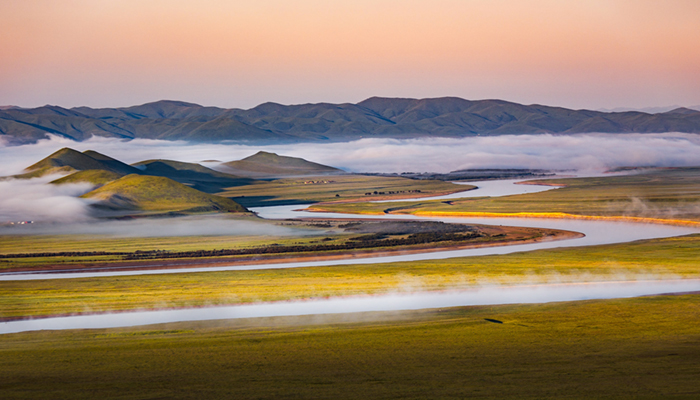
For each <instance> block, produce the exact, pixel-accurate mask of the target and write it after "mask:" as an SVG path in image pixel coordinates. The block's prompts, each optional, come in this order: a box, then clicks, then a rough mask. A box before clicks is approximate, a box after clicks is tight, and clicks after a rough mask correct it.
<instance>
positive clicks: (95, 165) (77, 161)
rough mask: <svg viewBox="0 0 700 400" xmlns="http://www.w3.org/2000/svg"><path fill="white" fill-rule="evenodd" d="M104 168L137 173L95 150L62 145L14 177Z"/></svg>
mask: <svg viewBox="0 0 700 400" xmlns="http://www.w3.org/2000/svg"><path fill="white" fill-rule="evenodd" d="M86 170H104V171H109V172H113V173H116V174H120V175H128V174H134V173H138V172H139V170H138V169H136V168H134V167H132V166H130V165H127V164H124V163H123V162H121V161H118V160H115V159H113V158H111V157H108V156H106V155H104V154H100V153H98V152H96V151H92V150H87V151H85V152H83V153H81V152H79V151H76V150H73V149H71V148H68V147H64V148H62V149H61V150H58V151H56V152H55V153H53V154H51V155H49V156H48V157H46V158H44V159H43V160H41V161H39V162H37V163H35V164H32V165H30V166H29V167H27V168H26V169H25V171H26V173H24V174H22V175H17V176H16V178H36V177H40V176H44V175H48V174H52V173H66V172H71V171H86Z"/></svg>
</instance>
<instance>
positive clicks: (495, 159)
mask: <svg viewBox="0 0 700 400" xmlns="http://www.w3.org/2000/svg"><path fill="white" fill-rule="evenodd" d="M66 146H68V147H72V148H74V149H76V150H80V151H84V150H88V149H92V150H96V151H99V152H101V153H104V154H107V155H109V156H111V157H115V158H117V159H120V160H122V161H124V162H127V163H134V162H138V161H143V160H146V159H153V158H167V159H173V160H178V161H186V162H202V161H205V160H219V161H232V160H237V159H241V158H244V157H247V156H249V155H252V154H254V153H256V152H258V151H260V150H264V151H270V152H275V153H278V154H281V155H287V156H294V157H302V158H305V159H308V160H310V161H314V162H318V163H322V164H327V165H331V166H334V167H337V168H342V169H345V170H347V171H350V172H440V173H444V172H450V171H454V170H459V169H466V168H537V169H577V170H580V171H601V170H605V169H607V168H613V167H620V166H661V167H673V166H695V165H700V135H694V134H678V133H676V134H673V133H664V134H580V135H566V136H564V135H561V136H556V135H504V136H490V137H470V138H461V139H450V138H421V139H410V140H398V139H362V140H358V141H354V142H350V143H323V144H318V143H313V144H311V143H304V144H292V145H271V146H246V145H239V144H190V143H187V142H181V141H175V142H171V141H160V140H144V139H137V140H132V141H122V140H118V139H112V138H92V139H90V140H87V141H84V142H73V141H69V140H67V139H62V138H52V139H50V140H42V141H40V142H39V143H37V144H32V145H24V146H15V147H7V146H0V160H2V162H1V163H0V175H9V174H16V173H19V172H21V170H22V169H23V168H25V167H27V166H28V165H31V164H32V163H34V162H36V161H38V160H40V159H41V158H43V157H46V156H47V155H49V154H51V153H52V152H53V151H56V150H58V149H60V148H61V147H66ZM205 165H207V166H210V167H212V166H215V165H216V163H205Z"/></svg>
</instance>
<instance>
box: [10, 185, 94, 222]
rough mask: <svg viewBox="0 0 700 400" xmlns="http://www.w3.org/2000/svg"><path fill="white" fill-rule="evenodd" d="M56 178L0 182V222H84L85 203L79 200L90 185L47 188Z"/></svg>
mask: <svg viewBox="0 0 700 400" xmlns="http://www.w3.org/2000/svg"><path fill="white" fill-rule="evenodd" d="M55 178H56V176H50V177H44V178H41V179H27V180H23V179H9V180H4V181H0V223H7V222H19V221H53V222H68V221H86V220H89V219H90V215H89V210H88V201H87V200H85V199H81V198H78V196H80V195H81V194H84V193H86V192H88V191H89V190H90V189H91V188H92V185H90V184H71V185H50V184H48V182H49V181H51V180H53V179H55Z"/></svg>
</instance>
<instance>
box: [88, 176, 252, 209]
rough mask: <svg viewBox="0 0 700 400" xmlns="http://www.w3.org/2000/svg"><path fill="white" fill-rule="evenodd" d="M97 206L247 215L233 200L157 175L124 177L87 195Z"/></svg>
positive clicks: (103, 207)
mask: <svg viewBox="0 0 700 400" xmlns="http://www.w3.org/2000/svg"><path fill="white" fill-rule="evenodd" d="M81 197H82V198H86V199H92V200H96V201H97V203H96V204H95V206H96V207H98V208H102V209H108V210H115V211H116V210H118V211H124V210H134V211H149V212H187V213H194V212H237V213H243V212H247V211H248V210H246V209H245V208H244V207H243V206H241V205H240V204H238V203H236V202H235V201H233V200H230V199H227V198H224V197H220V196H214V195H211V194H207V193H202V192H200V191H198V190H196V189H192V188H190V187H187V186H185V185H183V184H181V183H178V182H175V181H173V180H172V179H169V178H165V177H160V176H143V175H135V174H132V175H127V176H125V177H122V178H120V179H117V180H116V181H113V182H109V183H107V184H105V185H104V186H102V187H100V188H98V189H95V190H93V191H92V192H89V193H86V194H84V195H83V196H81Z"/></svg>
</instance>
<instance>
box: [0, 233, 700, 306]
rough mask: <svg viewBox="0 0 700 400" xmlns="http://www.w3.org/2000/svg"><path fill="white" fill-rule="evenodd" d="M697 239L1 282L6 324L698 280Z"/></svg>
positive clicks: (0, 297) (699, 254)
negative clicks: (495, 288)
mask: <svg viewBox="0 0 700 400" xmlns="http://www.w3.org/2000/svg"><path fill="white" fill-rule="evenodd" d="M699 259H700V235H689V236H684V237H677V238H667V239H655V240H647V241H639V242H633V243H629V244H615V245H604V246H592V247H581V248H575V247H574V248H559V249H550V250H539V251H532V252H526V253H515V254H508V255H499V256H483V257H464V258H452V259H445V260H430V261H412V262H400V263H387V264H367V265H339V266H326V267H311V268H293V269H269V270H254V271H225V272H204V271H203V272H201V273H187V274H164V275H142V276H121V277H102V278H92V279H91V278H81V279H58V280H37V281H8V282H2V283H0V317H2V318H18V317H25V316H37V315H51V314H64V313H80V312H96V311H116V310H133V309H139V308H169V307H189V306H204V305H223V304H242V303H251V302H258V301H283V300H297V299H309V298H323V297H329V296H348V295H361V294H381V293H390V292H410V291H417V290H420V291H430V290H445V289H458V288H469V287H474V286H475V285H481V284H519V283H527V282H535V283H545V282H568V281H571V282H579V281H591V282H595V281H610V280H625V279H645V278H646V279H656V278H697V277H698V274H699V272H700V264H698V260H699Z"/></svg>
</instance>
